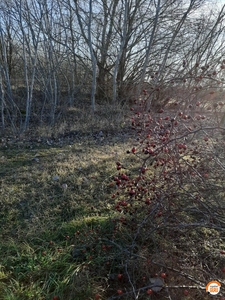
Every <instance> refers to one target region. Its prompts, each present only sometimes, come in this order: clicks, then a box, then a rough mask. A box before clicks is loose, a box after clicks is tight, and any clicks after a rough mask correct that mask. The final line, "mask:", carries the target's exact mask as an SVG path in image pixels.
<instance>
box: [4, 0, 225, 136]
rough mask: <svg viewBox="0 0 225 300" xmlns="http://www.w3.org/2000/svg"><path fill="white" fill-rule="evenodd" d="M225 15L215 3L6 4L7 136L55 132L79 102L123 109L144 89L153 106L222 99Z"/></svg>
mask: <svg viewBox="0 0 225 300" xmlns="http://www.w3.org/2000/svg"><path fill="white" fill-rule="evenodd" d="M224 17H225V5H223V6H222V5H221V2H220V1H213V0H212V1H211V0H208V1H207V0H149V1H146V0H120V1H119V0H86V1H80V0H10V1H9V0H2V1H1V4H0V108H1V112H0V115H1V117H0V130H1V132H4V131H5V130H6V129H10V130H13V132H14V133H18V132H23V131H25V130H27V129H28V128H29V126H31V125H32V124H39V125H43V124H49V125H53V124H54V123H55V122H56V121H57V118H58V116H59V115H60V113H61V112H62V111H64V110H66V109H67V108H69V107H74V106H79V105H82V104H83V103H86V104H87V103H89V105H90V107H91V109H92V111H93V112H94V111H95V109H96V103H100V104H102V105H104V104H106V103H107V104H110V105H112V106H115V105H121V104H122V105H123V104H125V103H128V101H130V100H131V99H133V98H135V97H138V96H139V95H140V93H141V92H142V90H143V89H147V90H148V91H150V95H151V103H152V105H153V106H156V107H157V106H160V105H165V104H166V103H167V102H168V101H169V100H168V99H169V98H168V96H169V97H172V98H179V99H178V100H181V101H183V102H184V103H185V102H189V101H191V100H190V99H191V95H192V94H191V92H192V91H193V90H195V91H196V90H200V92H201V95H202V94H203V91H207V93H208V91H209V90H210V89H214V90H215V89H216V91H217V95H218V93H222V92H223V86H224V81H223V73H224V71H223V70H224V69H225V36H224V34H225V30H224V27H225V22H224ZM197 67H198V68H197ZM198 78H199V81H198V80H197V79H198ZM208 78H210V79H211V80H210V81H209V80H208ZM200 79H201V80H200Z"/></svg>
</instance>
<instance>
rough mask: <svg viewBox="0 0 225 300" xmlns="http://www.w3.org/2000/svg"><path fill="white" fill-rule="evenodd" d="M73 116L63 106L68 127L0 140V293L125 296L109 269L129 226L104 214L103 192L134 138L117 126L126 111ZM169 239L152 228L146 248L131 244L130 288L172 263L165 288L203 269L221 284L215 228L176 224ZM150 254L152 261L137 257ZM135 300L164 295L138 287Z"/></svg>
mask: <svg viewBox="0 0 225 300" xmlns="http://www.w3.org/2000/svg"><path fill="white" fill-rule="evenodd" d="M80 114H81V112H77V114H76V112H70V118H72V120H73V118H75V121H74V124H73V126H71V127H70V128H69V129H68V128H67V122H66V121H65V122H64V123H61V125H60V126H59V127H58V128H55V129H54V130H51V131H48V130H47V129H39V131H37V132H36V134H35V135H34V134H33V135H30V136H28V135H27V136H21V137H20V138H17V139H16V138H15V137H10V138H4V139H2V144H1V147H0V164H1V168H0V182H1V186H0V189H1V190H0V193H1V194H0V195H1V196H0V206H1V210H0V225H1V231H0V241H1V242H0V299H2V300H26V299H27V300H28V299H37V300H44V299H45V300H50V299H61V300H62V299H65V300H72V299H73V300H86V299H89V300H90V299H118V298H123V299H133V298H132V297H131V294H129V289H130V287H132V284H131V282H130V278H129V277H128V278H125V276H124V277H123V278H122V276H121V278H120V277H119V275H118V274H121V273H122V272H123V271H124V266H122V265H121V257H122V255H123V251H121V245H127V244H129V242H130V241H129V229H127V228H126V227H124V226H122V225H123V221H120V222H118V214H117V215H116V214H115V212H114V211H115V210H114V206H115V200H114V199H113V198H112V194H113V193H115V191H116V185H115V181H114V180H113V178H114V176H116V174H117V173H118V171H117V170H116V161H118V160H119V161H120V162H122V163H123V164H124V165H125V166H126V167H127V168H128V169H132V168H135V167H136V161H135V158H133V157H130V156H129V155H127V153H126V151H127V150H128V149H131V147H132V144H133V140H134V138H133V136H132V134H131V133H130V131H129V130H127V128H128V123H127V121H126V117H124V115H122V114H120V115H118V112H115V113H114V114H111V117H110V118H109V114H108V113H107V112H106V113H105V115H102V114H100V115H99V116H97V117H96V116H95V117H90V116H89V119H88V120H89V122H85V116H86V117H87V115H85V113H84V115H83V116H82V118H81V117H80ZM161 234H162V235H163V233H161ZM172 239H173V236H170V235H169V234H168V237H167V238H162V237H161V238H160V237H159V236H156V235H155V236H154V235H153V237H152V238H151V240H149V244H148V245H147V246H146V241H140V245H138V247H139V246H140V248H141V250H140V249H138V253H139V255H138V259H136V260H132V261H131V260H130V261H129V264H128V265H126V266H127V267H128V268H130V269H129V270H130V271H129V272H127V274H131V273H132V272H134V273H135V276H136V277H137V282H136V283H137V287H140V291H141V287H142V286H143V284H145V282H146V280H148V277H150V276H151V277H152V276H154V277H155V275H152V274H154V273H156V272H163V271H164V270H165V268H167V267H168V268H167V271H168V270H170V267H169V265H170V266H171V262H172V265H173V264H174V269H173V270H171V273H170V280H169V283H170V284H173V285H174V286H176V285H177V286H182V285H185V280H186V284H187V285H189V286H190V285H191V284H192V285H193V282H194V283H197V280H194V279H193V278H196V276H197V278H198V279H202V280H204V278H211V277H210V276H212V274H214V276H215V277H216V278H215V279H217V280H218V279H219V280H220V282H221V284H222V283H224V278H225V276H224V274H225V273H222V272H221V268H222V267H223V264H224V263H225V260H224V256H223V255H222V254H221V253H220V250H221V249H224V251H225V240H224V236H223V234H222V235H221V233H219V232H217V231H216V230H213V229H207V228H203V229H202V228H201V229H199V230H197V229H196V230H195V231H194V232H192V233H190V234H188V235H186V233H185V230H184V232H183V233H182V229H181V230H180V232H179V241H176V243H173V242H172ZM131 241H132V239H131ZM175 244H176V245H175ZM157 249H158V250H157ZM163 249H164V250H163ZM165 249H167V250H165ZM157 251H159V252H158V253H157ZM150 254H151V255H152V257H151V259H152V261H158V263H157V264H154V262H153V263H151V264H150V262H149V261H148V259H144V260H142V261H139V258H140V257H144V258H148V256H149V255H150ZM174 256H175V259H174V258H173V259H174V261H172V258H171V257H174ZM165 262H168V265H165ZM203 264H204V267H203ZM178 266H179V269H177V267H178ZM206 266H208V268H209V269H208V270H207V268H206ZM224 266H225V264H224ZM214 270H217V271H215V272H214ZM219 270H220V271H219ZM207 272H208V274H210V276H208V275H206V274H207ZM213 272H214V273H213ZM187 274H190V275H189V276H188V275H187ZM140 278H141V279H140ZM184 278H185V279H184ZM140 280H142V282H139V281H140ZM159 283H160V284H161V281H159ZM166 283H167V282H166ZM163 284H164V281H163ZM205 284H207V282H205ZM128 287H129V288H128ZM120 288H121V289H123V290H126V291H127V294H126V296H124V297H123V296H120V295H119V293H118V291H120ZM174 289H175V292H174V293H172V294H171V295H172V296H171V297H172V298H170V299H173V300H176V299H211V296H208V295H207V294H206V292H205V291H204V290H203V291H201V289H199V290H197V291H196V292H194V293H192V294H191V296H185V297H184V295H183V289H182V292H181V293H177V292H176V288H174ZM131 290H132V289H131ZM98 296H99V298H98ZM54 297H55V298H54ZM57 297H58V298H57ZM138 299H169V298H168V293H166V292H165V293H161V294H160V295H158V294H157V293H156V294H154V295H147V294H146V293H144V294H143V296H140V297H139V298H138ZM214 299H219V298H217V297H216V296H215V297H214Z"/></svg>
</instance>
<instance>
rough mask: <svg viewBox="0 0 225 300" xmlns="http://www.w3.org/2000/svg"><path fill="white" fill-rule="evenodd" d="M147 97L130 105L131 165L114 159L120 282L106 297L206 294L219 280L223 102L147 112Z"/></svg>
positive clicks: (224, 214)
mask: <svg viewBox="0 0 225 300" xmlns="http://www.w3.org/2000/svg"><path fill="white" fill-rule="evenodd" d="M144 97H145V98H144ZM146 101H148V93H147V92H146V91H144V96H143V97H142V100H136V101H135V104H134V106H133V107H132V108H131V110H132V111H133V113H134V115H133V117H132V120H131V123H132V129H133V130H134V132H135V136H136V141H134V145H133V147H132V148H131V149H128V150H127V155H128V156H133V161H135V163H133V165H132V164H126V162H125V161H124V162H120V161H118V162H116V168H117V170H118V175H117V176H115V177H114V181H115V184H116V187H117V188H116V192H115V193H114V194H113V195H112V201H115V205H114V208H115V211H116V212H118V215H119V217H118V220H119V223H120V224H121V230H122V232H123V241H124V243H123V246H121V245H119V244H118V245H117V246H118V248H119V247H120V248H121V249H123V254H124V256H121V257H122V258H121V267H120V273H122V274H123V281H121V284H120V290H119V291H118V292H117V294H116V293H115V295H114V296H112V297H111V298H110V299H116V298H118V297H122V296H123V297H124V299H146V297H147V296H148V297H152V298H151V299H182V297H185V299H207V297H208V296H207V293H206V291H205V286H206V284H207V283H208V282H209V281H210V280H213V279H217V280H219V281H220V282H222V281H223V280H224V274H223V272H222V270H223V267H224V266H225V259H224V256H223V253H225V252H224V250H225V243H224V230H225V185H224V183H225V153H224V147H225V142H224V134H225V128H223V127H222V126H221V120H222V117H223V105H224V103H222V102H219V103H214V105H213V106H212V107H211V106H210V105H211V104H209V103H200V102H199V101H196V102H195V103H192V104H191V105H187V106H186V108H185V106H182V105H180V104H177V103H175V104H174V106H175V109H174V110H171V109H169V110H167V109H165V111H164V109H163V108H160V109H159V110H158V111H157V112H156V113H152V112H151V111H150V110H148V111H146ZM137 163H138V166H139V167H138V168H136V164H137ZM120 277H121V278H122V275H120ZM222 292H224V290H222ZM219 295H221V293H220V294H219Z"/></svg>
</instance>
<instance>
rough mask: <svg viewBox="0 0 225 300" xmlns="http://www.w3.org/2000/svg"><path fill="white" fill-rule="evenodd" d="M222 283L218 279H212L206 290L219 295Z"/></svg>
mask: <svg viewBox="0 0 225 300" xmlns="http://www.w3.org/2000/svg"><path fill="white" fill-rule="evenodd" d="M220 287H221V284H220V283H219V282H218V281H216V280H212V281H210V282H209V283H208V284H207V286H206V292H208V293H209V294H210V295H217V294H219V292H220Z"/></svg>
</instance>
